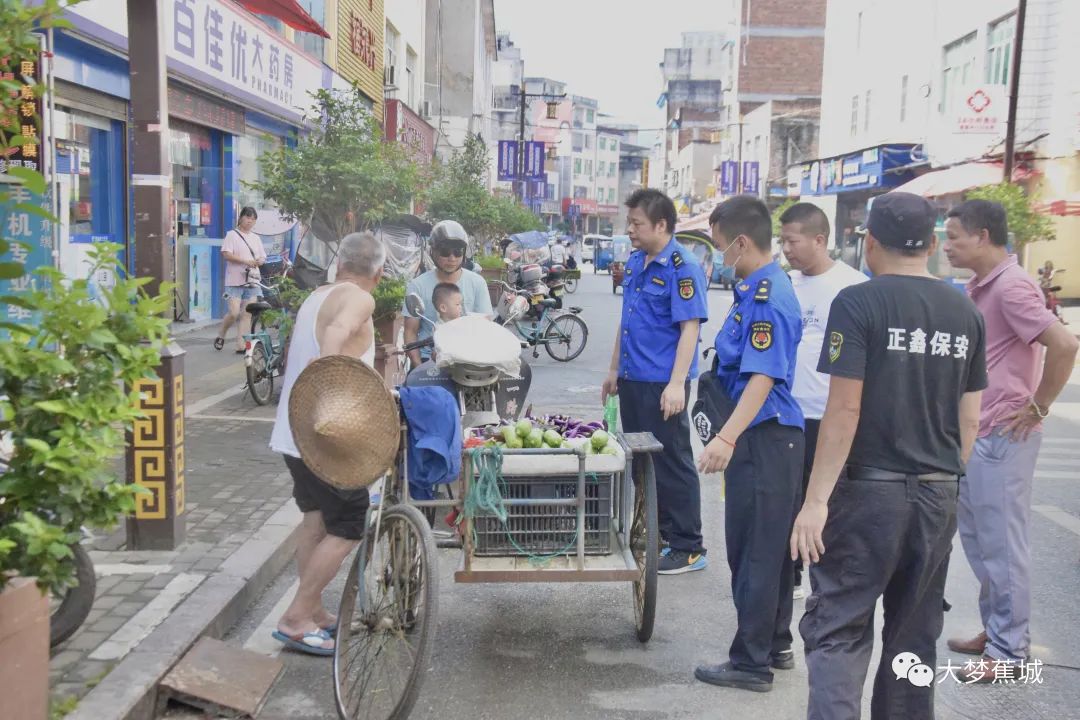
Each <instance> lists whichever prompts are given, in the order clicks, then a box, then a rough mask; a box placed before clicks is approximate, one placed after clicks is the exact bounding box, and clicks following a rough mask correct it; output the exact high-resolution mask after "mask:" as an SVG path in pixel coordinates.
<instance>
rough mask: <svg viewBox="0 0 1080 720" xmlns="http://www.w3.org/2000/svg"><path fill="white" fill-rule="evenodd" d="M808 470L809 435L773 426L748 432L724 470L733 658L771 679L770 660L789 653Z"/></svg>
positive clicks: (744, 667)
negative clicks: (793, 544) (796, 535)
mask: <svg viewBox="0 0 1080 720" xmlns="http://www.w3.org/2000/svg"><path fill="white" fill-rule="evenodd" d="M802 464H803V431H802V430H800V429H799V428H796V427H790V426H788V425H781V424H779V423H778V422H776V421H775V420H769V421H768V422H764V423H761V424H759V425H755V426H754V427H752V428H750V429H749V430H747V431H746V432H744V433H743V434H742V436H741V437H740V438H739V441H738V443H736V445H735V452H734V453H733V454H732V456H731V463H730V464H729V465H728V468H727V470H725V471H724V484H725V492H726V502H725V503H724V526H725V527H724V531H725V536H726V539H727V557H728V566H729V567H730V568H731V594H732V596H733V598H734V600H735V611H736V614H737V616H738V622H739V627H738V629H737V630H736V631H735V639H734V640H733V641H732V643H731V649H730V650H729V651H728V655H729V658H730V660H731V663H732V664H733V665H734V666H735V668H736V669H738V670H744V671H746V672H755V673H760V674H762V675H768V676H769V677H772V669H771V666H772V657H773V656H774V655H776V654H777V653H779V652H782V651H784V650H789V649H790V648H791V639H792V638H791V614H792V598H791V592H792V585H793V582H794V570H793V567H792V561H791V553H790V550H789V549H788V548H789V541H790V539H791V527H792V525H793V524H794V523H795V514H796V511H797V510H798V501H799V483H800V479H801V477H802Z"/></svg>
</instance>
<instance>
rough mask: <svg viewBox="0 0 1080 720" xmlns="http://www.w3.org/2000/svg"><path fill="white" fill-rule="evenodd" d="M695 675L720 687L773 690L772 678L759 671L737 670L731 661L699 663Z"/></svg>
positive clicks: (757, 690)
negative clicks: (719, 663)
mask: <svg viewBox="0 0 1080 720" xmlns="http://www.w3.org/2000/svg"><path fill="white" fill-rule="evenodd" d="M694 677H696V678H697V679H698V680H700V681H701V682H707V683H709V684H710V685H719V686H720V687H730V688H738V689H739V690H749V691H751V692H761V693H764V692H769V691H770V690H772V678H770V677H768V676H766V675H759V674H757V673H751V672H744V671H742V670H736V669H735V668H734V667H732V665H731V663H729V662H726V663H724V664H723V665H699V666H698V667H697V669H695V670H694Z"/></svg>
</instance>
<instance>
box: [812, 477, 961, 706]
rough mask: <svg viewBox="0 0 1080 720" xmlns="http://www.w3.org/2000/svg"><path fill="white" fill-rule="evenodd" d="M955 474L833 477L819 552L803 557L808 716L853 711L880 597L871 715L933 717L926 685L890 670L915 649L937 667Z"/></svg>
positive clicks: (953, 518) (953, 527)
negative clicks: (807, 589)
mask: <svg viewBox="0 0 1080 720" xmlns="http://www.w3.org/2000/svg"><path fill="white" fill-rule="evenodd" d="M957 487H958V485H957V482H956V481H955V480H954V481H946V482H941V481H938V482H919V481H918V480H917V479H915V478H913V477H909V478H908V479H907V480H906V481H903V480H901V481H876V480H875V481H868V480H851V479H848V478H841V480H840V481H839V483H838V484H837V486H836V489H835V490H834V491H833V494H832V497H831V498H830V499H829V519H828V522H827V523H826V525H825V532H824V534H823V537H822V540H823V542H824V544H825V554H824V555H823V556H822V557H821V561H820V562H818V563H816V564H814V565H812V566H811V567H810V585H811V587H812V588H813V594H812V595H811V596H810V597H809V598H808V599H807V601H806V614H805V615H803V619H802V622H801V623H800V624H799V631H800V633H801V634H802V637H803V641H804V643H805V645H806V666H807V670H808V671H809V675H810V701H809V705H808V710H807V718H808V720H855V719H856V718H859V716H860V709H861V702H862V689H863V683H864V681H865V679H866V672H867V669H868V666H869V664H870V656H871V653H872V651H873V647H874V608H875V606H876V604H877V600H878V598H879V597H881V598H882V599H883V606H884V610H885V626H884V628H883V629H882V642H883V647H882V650H881V663H880V665H879V666H878V669H877V676H876V677H875V680H874V698H873V701H872V703H871V711H870V717H871V718H872V719H873V720H887V719H888V720H908V718H919V719H920V720H932V718H933V717H934V685H935V684H936V683H937V680H936V678H935V680H934V682H933V683H931V685H930V687H917V686H915V685H913V684H912V683H911V682H910V681H908V680H907V679H906V678H901V679H899V680H898V679H897V678H896V674H895V673H894V672H892V661H893V659H894V658H895V657H896V656H897V655H898V654H900V653H915V654H916V655H917V656H918V657H919V659H920V660H921V661H922V663H923V664H925V665H927V666H929V667H930V668H931V669H933V670H936V668H937V640H938V637H939V636H940V635H941V629H942V625H943V624H944V608H943V600H944V595H945V576H946V573H947V572H948V568H949V553H950V551H951V550H952V538H953V535H954V534H955V532H956V495H957Z"/></svg>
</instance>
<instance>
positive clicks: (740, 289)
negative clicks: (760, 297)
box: [739, 283, 750, 292]
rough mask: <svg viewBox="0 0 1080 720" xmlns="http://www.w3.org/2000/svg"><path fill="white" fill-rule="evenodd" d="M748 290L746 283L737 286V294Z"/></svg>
mask: <svg viewBox="0 0 1080 720" xmlns="http://www.w3.org/2000/svg"><path fill="white" fill-rule="evenodd" d="M749 289H750V286H749V285H747V284H746V283H743V284H742V285H740V286H739V292H746V291H747V290H749Z"/></svg>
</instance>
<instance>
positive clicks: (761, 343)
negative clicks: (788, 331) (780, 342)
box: [750, 320, 773, 352]
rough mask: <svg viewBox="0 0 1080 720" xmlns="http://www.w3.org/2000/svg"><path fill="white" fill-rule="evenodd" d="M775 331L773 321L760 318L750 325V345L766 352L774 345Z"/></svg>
mask: <svg viewBox="0 0 1080 720" xmlns="http://www.w3.org/2000/svg"><path fill="white" fill-rule="evenodd" d="M772 341H773V331H772V323H771V322H769V321H768V320H760V321H758V322H756V323H754V324H753V325H751V326H750V346H751V347H753V348H754V349H755V350H758V351H760V352H764V351H766V350H768V349H769V348H771V347H772Z"/></svg>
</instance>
